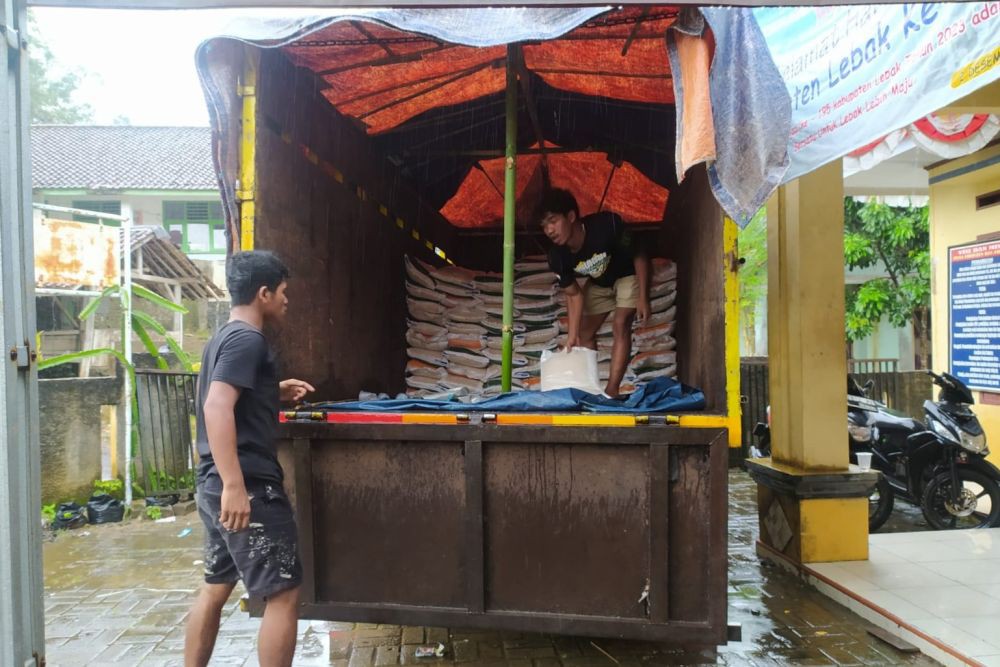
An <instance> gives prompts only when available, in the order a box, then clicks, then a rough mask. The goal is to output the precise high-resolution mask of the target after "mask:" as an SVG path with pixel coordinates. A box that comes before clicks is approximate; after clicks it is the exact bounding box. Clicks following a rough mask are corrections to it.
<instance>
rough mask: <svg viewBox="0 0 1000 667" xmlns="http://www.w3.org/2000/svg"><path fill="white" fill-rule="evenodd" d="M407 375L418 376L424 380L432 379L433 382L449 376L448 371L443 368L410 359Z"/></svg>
mask: <svg viewBox="0 0 1000 667" xmlns="http://www.w3.org/2000/svg"><path fill="white" fill-rule="evenodd" d="M406 373H407V375H418V376H420V377H423V378H430V379H431V380H440V379H441V378H443V377H444V376H445V375H447V374H448V371H447V370H445V368H444V367H443V366H432V365H431V364H428V363H426V362H423V361H420V360H419V359H410V360H409V361H408V362H406Z"/></svg>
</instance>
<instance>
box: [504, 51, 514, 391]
mask: <svg viewBox="0 0 1000 667" xmlns="http://www.w3.org/2000/svg"><path fill="white" fill-rule="evenodd" d="M516 49H517V46H515V45H513V44H510V45H508V46H507V98H506V109H505V113H506V116H507V145H506V150H505V157H506V162H505V169H504V193H503V360H502V364H501V376H500V388H501V390H503V391H510V389H511V384H510V379H511V370H512V365H513V363H512V362H513V357H514V222H515V221H514V217H515V203H516V199H517V71H516V69H515V66H516V62H515V61H516V58H515V57H516Z"/></svg>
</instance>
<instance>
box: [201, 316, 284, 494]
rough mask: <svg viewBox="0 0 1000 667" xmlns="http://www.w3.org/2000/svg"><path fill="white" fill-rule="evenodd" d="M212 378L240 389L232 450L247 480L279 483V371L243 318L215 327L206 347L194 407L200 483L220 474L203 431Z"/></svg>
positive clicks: (261, 337) (264, 344) (259, 335)
mask: <svg viewBox="0 0 1000 667" xmlns="http://www.w3.org/2000/svg"><path fill="white" fill-rule="evenodd" d="M212 382H225V383H226V384H228V385H232V386H233V387H236V388H238V389H240V390H241V391H240V397H239V399H238V400H237V401H236V407H235V409H234V414H235V418H236V454H237V456H238V457H239V460H240V468H242V469H243V478H244V480H245V482H246V483H248V484H249V483H250V482H254V481H261V482H277V483H279V484H280V483H282V481H283V478H284V475H283V473H282V470H281V465H280V464H279V463H278V457H277V454H276V452H275V448H274V437H275V431H276V429H277V426H278V410H279V409H280V407H281V404H280V400H279V389H278V370H277V364H276V362H275V358H274V352H273V351H272V350H271V346H270V345H269V344H268V342H267V339H266V338H265V337H264V334H263V333H261V331H259V330H258V329H256V328H255V327H253V326H252V325H250V324H247V323H246V322H241V321H239V320H233V321H231V322H228V323H227V324H225V325H224V326H223V327H222V328H221V329H219V331H218V332H217V333H216V334H215V336H213V337H212V339H211V340H210V341H208V345H206V346H205V352H204V353H203V354H202V357H201V372H200V373H199V374H198V403H197V405H196V408H195V415H196V421H197V446H198V456H199V458H200V462H199V464H198V480H199V482H200V481H203V480H204V479H205V478H206V477H208V476H209V475H217V474H218V472H217V471H216V468H215V462H214V461H213V460H212V452H211V450H210V449H209V447H208V433H207V431H206V430H205V414H204V407H205V398H206V397H207V396H208V388H209V385H211V384H212Z"/></svg>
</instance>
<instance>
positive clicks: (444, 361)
mask: <svg viewBox="0 0 1000 667" xmlns="http://www.w3.org/2000/svg"><path fill="white" fill-rule="evenodd" d="M406 356H408V357H409V358H410V359H419V360H420V361H423V362H424V363H427V364H430V365H431V366H447V365H448V357H446V356H444V353H443V352H438V351H436V350H425V349H423V348H420V347H408V348H406Z"/></svg>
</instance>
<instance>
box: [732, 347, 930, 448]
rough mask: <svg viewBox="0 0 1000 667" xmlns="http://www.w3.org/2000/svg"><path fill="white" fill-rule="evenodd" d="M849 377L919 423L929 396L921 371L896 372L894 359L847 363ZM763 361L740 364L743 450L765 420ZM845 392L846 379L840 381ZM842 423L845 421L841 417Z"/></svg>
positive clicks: (765, 371)
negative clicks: (756, 428) (866, 386)
mask: <svg viewBox="0 0 1000 667" xmlns="http://www.w3.org/2000/svg"><path fill="white" fill-rule="evenodd" d="M848 368H849V369H850V372H851V375H853V376H854V379H855V380H857V381H858V383H859V384H861V385H862V386H863V385H864V384H865V383H866V382H868V380H872V381H873V386H872V389H871V391H870V392H869V395H870V396H871V398H873V399H875V400H877V401H881V402H883V403H885V404H886V405H888V406H889V407H890V408H893V409H894V410H899V411H900V412H903V413H905V414H907V415H909V416H911V417H914V418H917V419H923V402H924V401H925V400H927V399H929V398H931V396H932V393H933V392H932V383H931V379H930V376H929V375H927V374H926V373H924V372H921V371H898V370H896V368H897V362H896V360H895V359H851V360H849V361H848ZM768 379H769V373H768V361H767V357H744V358H743V359H741V360H740V402H741V404H742V405H741V408H742V414H741V427H742V432H743V433H742V443H743V450H744V452H745V451H746V449H747V447H749V446H750V445H751V444H753V427H754V425H755V424H756V423H757V422H762V421H764V420H765V417H766V410H767V406H768V404H769V403H770V398H769V395H768ZM844 391H845V392H846V391H847V379H846V378H845V379H844ZM845 419H846V417H845Z"/></svg>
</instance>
